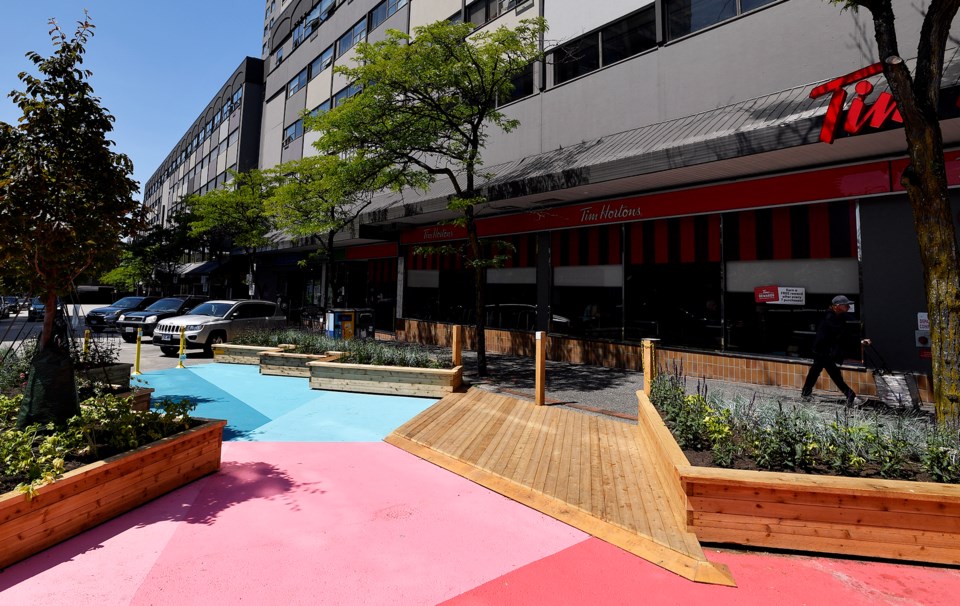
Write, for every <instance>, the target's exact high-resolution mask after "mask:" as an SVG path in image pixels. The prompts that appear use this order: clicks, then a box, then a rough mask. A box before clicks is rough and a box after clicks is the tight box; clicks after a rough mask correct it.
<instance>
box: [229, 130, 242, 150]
mask: <svg viewBox="0 0 960 606" xmlns="http://www.w3.org/2000/svg"><path fill="white" fill-rule="evenodd" d="M239 139H240V129H239V128H235V129H233V132H232V133H230V136H229V137H228V138H227V145H228V146H230V145H236V143H237V140H239Z"/></svg>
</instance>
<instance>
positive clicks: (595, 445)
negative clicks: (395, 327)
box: [386, 389, 734, 585]
mask: <svg viewBox="0 0 960 606" xmlns="http://www.w3.org/2000/svg"><path fill="white" fill-rule="evenodd" d="M386 441H387V442H389V443H390V444H393V445H395V446H398V447H400V448H403V449H404V450H407V451H408V452H411V453H413V454H415V455H417V456H419V457H421V458H423V459H426V460H428V461H431V462H433V463H435V464H437V465H439V466H441V467H444V468H445V469H448V470H450V471H452V472H454V473H457V474H459V475H462V476H464V477H466V478H468V479H470V480H472V481H474V482H477V483H478V484H481V485H483V486H486V487H487V488H490V489H491V490H494V491H496V492H499V493H500V494H503V495H505V496H507V497H509V498H511V499H514V500H516V501H518V502H520V503H523V504H525V505H528V506H530V507H532V508H534V509H537V510H539V511H541V512H543V513H545V514H547V515H550V516H552V517H554V518H556V519H558V520H561V521H563V522H566V523H568V524H570V525H571V526H574V527H576V528H579V529H581V530H583V531H584V532H587V533H589V534H591V535H593V536H595V537H598V538H600V539H603V540H605V541H607V542H609V543H611V544H613V545H616V546H618V547H620V548H622V549H624V550H626V551H629V552H631V553H633V554H635V555H637V556H639V557H642V558H644V559H646V560H648V561H650V562H652V563H654V564H656V565H658V566H661V567H663V568H665V569H667V570H670V571H672V572H675V573H677V574H679V575H681V576H684V577H686V578H688V579H691V580H694V581H698V582H704V583H716V584H722V585H733V584H734V582H733V579H732V577H731V576H730V573H729V571H728V570H727V569H726V567H725V566H723V565H722V564H714V563H712V562H709V561H708V560H707V559H706V557H705V556H704V554H703V550H702V549H701V547H700V543H699V542H698V541H697V538H696V536H695V535H693V534H692V533H689V532H687V530H686V503H685V502H683V500H682V497H681V496H679V495H678V491H677V490H676V487H670V486H664V485H663V484H664V481H666V482H669V481H670V480H674V481H676V479H675V478H663V473H662V471H660V472H659V473H658V461H657V455H656V454H655V452H654V450H653V448H652V447H650V446H649V445H647V444H645V443H644V440H642V439H640V434H639V432H638V429H637V427H636V426H635V425H632V424H629V423H625V422H622V421H616V420H613V419H608V418H603V417H595V416H590V415H586V414H583V413H580V412H574V411H570V410H565V409H560V408H551V407H549V406H535V405H534V404H533V403H532V402H528V401H524V400H518V399H516V398H512V397H508V396H504V395H500V394H495V393H490V392H485V391H482V390H478V389H471V390H469V391H467V392H466V393H454V394H451V395H449V396H447V397H445V398H443V399H442V400H440V401H439V402H437V403H436V404H435V405H433V406H431V407H430V408H428V409H427V410H425V411H424V412H422V413H421V414H419V415H417V416H416V417H414V418H413V419H411V420H410V421H409V422H407V423H406V424H404V425H403V426H401V427H400V428H398V429H397V430H396V431H395V432H393V433H392V434H391V435H390V436H388V437H387V439H386Z"/></svg>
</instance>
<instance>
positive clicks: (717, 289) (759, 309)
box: [371, 67, 960, 400]
mask: <svg viewBox="0 0 960 606" xmlns="http://www.w3.org/2000/svg"><path fill="white" fill-rule="evenodd" d="M874 69H875V68H873V67H871V68H868V69H866V70H860V72H856V73H854V74H849V75H847V76H844V77H842V78H838V79H837V80H834V81H832V82H828V83H826V84H824V85H821V86H818V87H815V88H813V89H812V90H810V91H809V92H810V97H811V98H817V97H823V99H824V102H825V103H827V108H826V109H827V111H826V112H825V114H824V115H823V120H824V122H823V126H821V127H820V129H819V132H815V133H814V136H816V137H817V138H818V139H819V140H820V141H821V142H820V143H814V144H815V145H821V146H825V145H827V144H828V143H831V142H832V141H834V140H837V139H842V138H847V137H861V138H862V141H868V140H869V138H870V137H874V136H880V135H878V134H877V133H880V134H881V135H882V134H883V133H884V131H890V130H891V129H895V128H896V127H897V124H896V122H897V121H898V120H899V115H898V114H897V113H896V108H895V105H892V99H891V98H889V94H888V93H881V94H880V95H874V96H875V97H876V99H875V100H873V101H872V102H870V101H868V98H870V95H871V93H873V85H872V84H871V85H870V86H869V87H865V86H857V87H856V88H855V91H856V92H855V94H854V96H853V99H852V102H850V103H847V101H848V99H847V96H848V95H847V88H849V87H851V85H855V84H857V83H861V82H864V80H863V78H866V77H869V76H875V75H876V72H874V71H873V70H874ZM845 87H846V88H845ZM845 106H846V107H847V109H844V107H845ZM954 109H955V107H954ZM953 113H955V112H953ZM950 115H951V116H952V113H951V114H950ZM886 134H887V135H888V136H889V135H890V134H891V133H889V132H887V133H886ZM862 141H861V143H862ZM807 149H811V148H807ZM901 149H902V148H901ZM946 161H947V168H948V175H949V179H950V182H949V184H950V186H957V185H960V153H958V152H956V151H951V152H949V153H947V154H946ZM906 166H907V161H906V159H905V158H903V157H902V156H899V157H897V156H895V157H892V158H885V159H878V160H870V161H859V162H857V161H854V162H850V163H845V164H843V165H833V166H827V167H822V168H816V169H813V170H798V171H795V172H782V173H779V174H776V175H773V176H764V177H758V178H752V179H742V180H737V181H732V182H725V183H719V184H712V185H705V186H701V187H692V188H686V189H674V190H671V191H663V192H657V193H650V194H645V195H636V196H630V197H623V198H619V199H611V200H600V201H591V202H585V203H582V204H574V205H568V206H559V207H551V208H544V209H538V210H537V211H535V212H526V213H517V214H511V215H499V216H492V217H489V218H483V219H480V220H479V221H478V229H479V232H480V235H481V237H484V238H488V239H493V240H497V241H501V242H504V243H507V245H500V246H499V250H498V251H497V252H499V253H500V254H503V255H505V256H506V262H505V263H504V264H503V266H502V267H499V268H496V269H491V270H489V271H488V275H487V284H488V289H487V311H486V320H487V326H488V334H487V348H488V351H490V352H501V353H515V354H520V355H529V354H531V353H532V351H533V347H534V339H533V331H534V330H546V331H548V335H549V339H548V344H549V350H548V351H549V353H548V355H549V356H550V357H551V358H552V359H557V360H567V361H571V362H577V363H592V364H602V365H609V366H617V367H627V368H639V367H640V346H639V343H640V340H641V339H644V338H649V337H653V338H657V339H660V351H661V355H660V360H661V363H665V364H672V363H673V362H674V361H677V362H680V361H682V364H683V370H684V372H685V373H686V374H687V375H688V376H691V377H708V378H718V379H727V380H735V381H742V382H753V383H757V384H772V385H780V386H785V387H795V388H797V389H799V387H800V385H801V384H802V381H803V378H804V376H805V375H806V371H807V368H808V367H809V357H810V347H811V343H812V339H813V336H814V333H815V329H816V325H817V323H818V322H819V320H820V319H821V318H822V316H823V314H824V313H825V310H826V308H827V307H828V305H829V302H830V299H831V298H832V297H833V296H834V295H837V294H844V295H847V296H848V297H850V298H851V299H852V300H853V301H854V302H855V305H854V307H853V309H852V312H853V315H854V317H855V324H856V326H855V327H852V328H853V329H852V330H850V331H849V333H850V338H849V342H848V343H846V344H845V347H844V349H845V351H844V353H845V355H846V358H847V361H848V363H847V365H846V366H845V369H844V374H845V376H846V377H847V380H848V382H850V384H851V385H852V386H853V388H854V389H855V390H856V391H857V392H858V393H862V394H864V395H870V394H872V393H873V392H874V379H873V377H872V374H871V373H870V372H869V371H870V369H869V368H866V367H865V365H864V363H863V352H862V351H861V350H860V346H859V337H860V336H870V337H871V338H872V339H873V340H874V342H875V345H876V346H877V348H878V350H879V351H880V353H881V354H882V355H883V357H884V359H885V360H886V362H887V363H888V364H889V365H890V366H892V367H893V368H895V369H897V370H902V371H909V372H912V373H915V374H916V375H917V378H918V384H919V386H920V388H921V395H922V396H924V395H925V394H924V392H925V391H928V389H929V379H928V375H929V372H930V363H929V349H928V348H927V347H925V345H927V344H928V340H927V333H926V330H927V329H928V327H927V325H926V317H925V313H924V312H925V309H926V303H925V298H924V294H923V292H924V290H923V284H922V271H921V265H920V261H919V253H918V250H917V243H916V235H915V233H914V231H913V224H912V217H911V212H910V208H909V204H908V202H907V199H906V195H905V194H904V191H903V188H902V186H901V185H900V176H901V174H902V172H903V170H904V169H905V168H906ZM958 211H960V204H957V203H956V201H955V212H954V216H955V217H956V216H958ZM465 237H466V233H465V230H463V229H462V228H459V227H455V226H451V225H431V226H427V227H419V228H416V229H410V230H408V231H405V232H402V233H401V234H400V237H399V244H398V248H397V254H398V258H397V276H398V280H397V289H396V301H395V309H396V314H397V318H398V320H397V323H396V330H397V332H398V333H401V334H402V337H403V338H406V339H408V340H417V341H424V342H432V343H441V344H443V343H446V342H447V341H448V339H449V332H450V331H449V327H450V326H451V325H453V324H465V325H470V324H472V323H473V321H474V314H475V312H474V303H473V301H474V298H473V297H474V290H473V274H472V270H470V269H468V268H466V267H464V264H463V261H462V257H461V256H460V255H458V254H454V253H451V254H446V255H443V254H418V252H419V251H418V248H419V247H422V246H429V245H456V244H459V243H462V242H463V241H464V239H465ZM494 246H497V245H494ZM371 263H372V261H371ZM379 264H380V265H382V264H383V262H382V261H380V262H379ZM377 267H379V265H378V266H377ZM546 310H549V312H547V311H546ZM468 335H469V331H468ZM398 336H399V335H398ZM471 345H472V343H471V338H470V337H469V336H468V347H469V346H471ZM818 387H819V388H821V389H833V388H834V387H833V385H832V384H831V383H829V381H828V380H825V377H824V378H821V382H820V384H819V385H818ZM924 399H926V400H929V396H928V395H926V397H925V398H924Z"/></svg>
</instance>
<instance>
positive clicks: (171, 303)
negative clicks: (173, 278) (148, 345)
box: [117, 296, 207, 343]
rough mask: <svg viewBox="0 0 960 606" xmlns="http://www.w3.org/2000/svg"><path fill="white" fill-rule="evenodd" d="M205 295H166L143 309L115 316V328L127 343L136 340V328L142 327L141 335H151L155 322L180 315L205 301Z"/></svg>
mask: <svg viewBox="0 0 960 606" xmlns="http://www.w3.org/2000/svg"><path fill="white" fill-rule="evenodd" d="M206 300H207V298H206V297H192V296H189V297H188V296H183V297H167V298H165V299H160V300H159V301H157V302H155V303H153V304H151V305H150V306H149V307H147V308H146V309H144V310H143V311H130V312H124V313H122V314H120V317H119V318H117V330H119V331H120V336H121V337H122V338H123V340H124V341H126V342H127V343H133V342H134V341H136V340H137V329H138V328H142V329H143V336H145V337H149V336H153V329H154V328H155V327H156V326H157V322H159V321H160V320H164V319H166V318H172V317H174V316H182V315H183V314H185V313H187V312H188V311H190V310H191V309H193V308H194V307H196V306H197V305H200V304H201V303H203V302H204V301H206Z"/></svg>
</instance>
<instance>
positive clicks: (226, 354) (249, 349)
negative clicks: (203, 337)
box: [213, 343, 293, 364]
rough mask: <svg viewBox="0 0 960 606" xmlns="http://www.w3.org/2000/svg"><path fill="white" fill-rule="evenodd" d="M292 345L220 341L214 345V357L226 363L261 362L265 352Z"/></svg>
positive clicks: (281, 349) (287, 347)
mask: <svg viewBox="0 0 960 606" xmlns="http://www.w3.org/2000/svg"><path fill="white" fill-rule="evenodd" d="M292 347H293V346H292V345H279V346H277V347H260V346H257V345H231V344H229V343H220V344H219V345H214V346H213V359H214V360H216V361H217V362H222V363H224V364H260V354H261V353H263V352H268V351H269V352H279V351H286V350H287V349H290V348H292Z"/></svg>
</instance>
